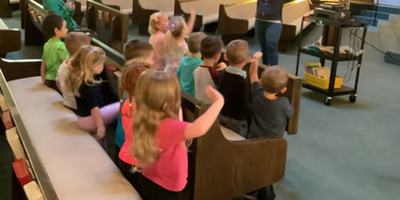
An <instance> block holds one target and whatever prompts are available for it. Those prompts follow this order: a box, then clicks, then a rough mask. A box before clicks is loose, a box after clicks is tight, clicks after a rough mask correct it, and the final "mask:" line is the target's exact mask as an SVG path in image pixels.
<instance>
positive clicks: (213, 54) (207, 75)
mask: <svg viewBox="0 0 400 200" xmlns="http://www.w3.org/2000/svg"><path fill="white" fill-rule="evenodd" d="M223 46H224V44H223V43H222V40H221V39H219V38H218V37H216V36H207V37H206V38H204V39H203V40H202V41H201V47H200V51H201V55H202V56H203V65H200V66H199V67H198V68H196V69H195V70H194V72H193V76H194V82H195V84H194V85H195V88H196V89H195V92H196V95H195V97H196V99H198V100H200V101H203V102H205V103H211V102H210V100H209V99H208V98H207V94H206V93H204V90H203V89H202V88H204V87H205V86H207V85H211V86H213V87H215V82H216V79H217V77H218V74H219V71H217V70H216V68H215V63H217V62H218V60H219V59H220V56H221V50H222V47H223ZM225 67H226V65H225V66H224V68H225Z"/></svg>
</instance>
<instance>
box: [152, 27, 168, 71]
mask: <svg viewBox="0 0 400 200" xmlns="http://www.w3.org/2000/svg"><path fill="white" fill-rule="evenodd" d="M149 43H150V44H151V45H152V46H153V48H154V57H153V60H154V64H153V69H157V70H164V67H165V55H164V47H163V46H164V33H161V32H157V33H155V34H153V35H151V36H150V40H149Z"/></svg>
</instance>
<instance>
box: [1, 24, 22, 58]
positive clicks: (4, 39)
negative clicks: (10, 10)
mask: <svg viewBox="0 0 400 200" xmlns="http://www.w3.org/2000/svg"><path fill="white" fill-rule="evenodd" d="M0 47H1V48H0V58H1V57H3V58H5V57H6V55H7V53H8V52H11V51H19V50H20V49H21V32H20V31H19V30H18V29H9V28H8V27H7V25H6V24H5V23H4V22H3V20H1V19H0Z"/></svg>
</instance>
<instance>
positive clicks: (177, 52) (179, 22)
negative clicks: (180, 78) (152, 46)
mask: <svg viewBox="0 0 400 200" xmlns="http://www.w3.org/2000/svg"><path fill="white" fill-rule="evenodd" d="M195 19H196V12H195V10H194V9H193V8H191V11H190V18H189V21H188V23H187V24H186V22H185V19H183V17H180V16H179V17H178V16H175V17H172V18H171V20H170V21H169V23H168V31H167V33H165V39H164V53H165V58H166V59H167V66H166V68H165V71H166V72H168V73H171V74H176V71H177V70H178V67H179V65H180V64H181V62H182V59H183V58H184V57H185V55H186V54H188V45H187V44H186V41H185V38H186V37H187V36H188V35H189V34H190V33H191V32H192V30H193V25H194V21H195Z"/></svg>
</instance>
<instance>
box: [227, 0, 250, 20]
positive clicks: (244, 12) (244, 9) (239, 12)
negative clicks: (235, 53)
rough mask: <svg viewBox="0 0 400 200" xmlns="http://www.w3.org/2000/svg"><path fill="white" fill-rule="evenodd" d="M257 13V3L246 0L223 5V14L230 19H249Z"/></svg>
mask: <svg viewBox="0 0 400 200" xmlns="http://www.w3.org/2000/svg"><path fill="white" fill-rule="evenodd" d="M256 11H257V1H254V0H247V1H240V2H237V3H231V4H227V5H225V12H226V14H227V15H228V16H229V17H230V18H235V19H247V20H248V19H251V18H254V17H255V15H256Z"/></svg>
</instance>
